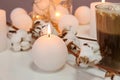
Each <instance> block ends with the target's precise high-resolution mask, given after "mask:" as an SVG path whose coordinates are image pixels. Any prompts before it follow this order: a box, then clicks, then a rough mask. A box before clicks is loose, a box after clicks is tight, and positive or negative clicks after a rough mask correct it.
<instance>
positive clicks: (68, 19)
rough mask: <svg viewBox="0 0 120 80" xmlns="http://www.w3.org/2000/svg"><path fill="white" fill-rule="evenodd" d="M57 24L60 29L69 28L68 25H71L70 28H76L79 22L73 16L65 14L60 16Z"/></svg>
mask: <svg viewBox="0 0 120 80" xmlns="http://www.w3.org/2000/svg"><path fill="white" fill-rule="evenodd" d="M58 25H59V27H60V29H61V31H62V30H64V29H67V30H69V27H72V29H75V30H76V29H77V27H78V25H79V22H78V20H77V18H76V17H75V16H73V15H65V16H63V17H62V18H61V20H60V21H59V24H58Z"/></svg>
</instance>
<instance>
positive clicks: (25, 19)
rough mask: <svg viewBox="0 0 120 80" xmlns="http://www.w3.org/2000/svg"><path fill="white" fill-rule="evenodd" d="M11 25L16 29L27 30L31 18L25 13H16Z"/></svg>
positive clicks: (29, 26)
mask: <svg viewBox="0 0 120 80" xmlns="http://www.w3.org/2000/svg"><path fill="white" fill-rule="evenodd" d="M12 23H13V25H14V26H15V27H16V28H18V29H23V30H26V31H29V30H30V28H32V19H31V18H30V16H28V15H26V14H20V15H16V16H14V17H13V18H12Z"/></svg>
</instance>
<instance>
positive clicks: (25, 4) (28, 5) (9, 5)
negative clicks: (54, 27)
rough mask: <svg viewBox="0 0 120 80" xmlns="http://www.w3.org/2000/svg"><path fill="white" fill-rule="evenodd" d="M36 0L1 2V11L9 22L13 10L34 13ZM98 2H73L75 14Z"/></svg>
mask: <svg viewBox="0 0 120 80" xmlns="http://www.w3.org/2000/svg"><path fill="white" fill-rule="evenodd" d="M33 1H34V0H0V9H5V10H6V11H7V20H8V21H9V14H10V12H11V10H12V9H14V8H16V7H21V8H24V9H25V10H27V11H28V12H31V11H32V4H33ZM96 1H97V2H98V1H101V0H73V12H74V11H75V10H76V8H77V7H79V6H90V3H91V2H96ZM106 1H107V2H115V3H118V2H120V0H106Z"/></svg>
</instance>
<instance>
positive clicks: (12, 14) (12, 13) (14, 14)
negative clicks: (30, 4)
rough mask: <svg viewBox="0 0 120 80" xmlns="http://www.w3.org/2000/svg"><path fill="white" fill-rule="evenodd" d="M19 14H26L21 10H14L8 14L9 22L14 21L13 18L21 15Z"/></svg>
mask: <svg viewBox="0 0 120 80" xmlns="http://www.w3.org/2000/svg"><path fill="white" fill-rule="evenodd" d="M21 14H27V12H26V11H25V10H24V9H23V8H15V9H13V10H12V11H11V13H10V18H11V20H13V19H14V17H16V16H18V15H21Z"/></svg>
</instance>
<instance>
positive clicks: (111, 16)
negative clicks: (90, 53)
mask: <svg viewBox="0 0 120 80" xmlns="http://www.w3.org/2000/svg"><path fill="white" fill-rule="evenodd" d="M96 20H97V40H98V43H99V45H100V51H101V53H102V54H101V55H102V56H103V60H102V61H101V62H102V64H103V65H105V66H108V67H111V68H115V69H120V4H101V5H97V6H96Z"/></svg>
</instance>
